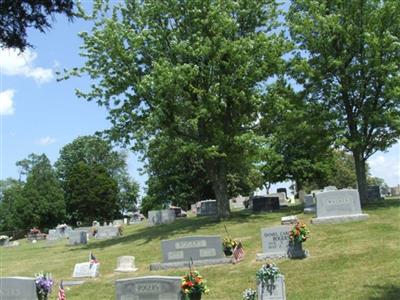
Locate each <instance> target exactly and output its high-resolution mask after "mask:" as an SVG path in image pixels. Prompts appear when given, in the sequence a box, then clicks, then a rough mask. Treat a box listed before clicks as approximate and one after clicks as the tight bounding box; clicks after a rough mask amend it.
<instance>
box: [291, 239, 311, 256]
mask: <svg viewBox="0 0 400 300" xmlns="http://www.w3.org/2000/svg"><path fill="white" fill-rule="evenodd" d="M289 257H290V258H305V257H307V254H306V252H305V251H304V250H303V243H301V242H291V243H290V244H289Z"/></svg>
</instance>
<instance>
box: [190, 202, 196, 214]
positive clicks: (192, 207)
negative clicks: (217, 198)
mask: <svg viewBox="0 0 400 300" xmlns="http://www.w3.org/2000/svg"><path fill="white" fill-rule="evenodd" d="M190 210H191V212H192V213H194V214H195V213H197V205H196V203H194V204H192V205H190Z"/></svg>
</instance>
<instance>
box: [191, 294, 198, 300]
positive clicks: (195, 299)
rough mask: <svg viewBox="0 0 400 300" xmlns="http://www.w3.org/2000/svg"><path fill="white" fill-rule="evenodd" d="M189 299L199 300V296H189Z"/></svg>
mask: <svg viewBox="0 0 400 300" xmlns="http://www.w3.org/2000/svg"><path fill="white" fill-rule="evenodd" d="M189 299H190V300H201V294H190V295H189Z"/></svg>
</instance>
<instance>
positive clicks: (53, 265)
mask: <svg viewBox="0 0 400 300" xmlns="http://www.w3.org/2000/svg"><path fill="white" fill-rule="evenodd" d="M363 211H364V212H365V213H368V214H369V215H370V217H369V219H368V220H367V221H363V222H354V223H344V224H339V225H309V227H310V230H311V238H310V239H309V240H308V241H307V242H306V243H305V244H304V248H306V249H308V250H309V251H310V254H311V257H309V258H306V259H303V260H289V259H281V260H277V261H276V263H277V265H278V266H279V268H280V269H281V271H282V273H283V274H284V275H285V277H286V293H287V298H288V299H289V300H292V299H304V300H311V299H316V300H324V299H335V300H342V299H363V300H364V299H366V300H378V299H385V300H389V299H393V300H395V299H400V276H399V275H400V222H399V221H400V199H390V200H385V202H384V204H374V205H369V206H367V207H366V208H365V209H364V210H363ZM301 212H302V209H301V207H297V206H293V207H290V208H288V209H285V210H283V211H281V212H279V213H265V214H256V215H251V214H250V213H247V212H244V211H236V212H234V213H233V216H232V217H231V218H230V219H229V220H227V221H224V222H221V223H217V222H215V221H213V220H212V219H210V218H206V217H202V218H187V219H180V220H177V221H176V222H174V223H173V224H169V225H162V226H156V227H146V226H145V225H131V226H127V227H125V228H124V235H123V236H122V237H119V238H116V239H112V240H103V241H96V240H91V241H90V242H89V244H88V245H85V246H79V247H70V246H66V245H65V244H66V241H61V242H57V243H55V244H53V245H51V246H48V245H47V244H46V242H38V243H36V244H28V243H27V242H26V241H21V245H20V246H19V247H14V248H1V249H0V251H1V263H0V272H1V275H2V276H33V275H34V273H35V272H38V271H47V272H51V273H52V274H53V277H54V278H55V279H56V280H59V279H64V280H70V279H72V278H71V275H72V271H73V267H74V265H75V263H78V262H85V261H87V259H88V254H89V252H90V251H93V253H94V254H95V255H96V257H97V258H98V259H99V260H100V262H101V269H100V273H101V275H100V277H99V278H95V279H87V281H86V282H85V284H83V285H81V286H74V287H70V289H69V290H67V298H68V299H73V300H79V299H82V300H91V299H93V300H95V299H96V300H98V299H102V300H106V299H114V297H115V296H114V294H115V287H114V281H115V280H116V279H119V278H127V277H134V276H135V277H136V276H144V275H174V276H181V275H183V274H184V273H185V272H186V271H187V270H186V269H175V270H168V271H149V265H150V263H152V262H160V261H161V260H162V258H161V249H160V246H161V245H160V241H161V240H163V239H172V238H177V237H182V236H188V235H202V234H216V235H221V236H222V237H223V236H225V229H224V225H226V226H227V228H228V230H229V232H230V234H231V235H232V236H233V237H235V238H238V239H240V240H242V241H243V243H244V247H245V250H246V258H245V260H244V261H243V262H241V263H239V264H237V265H219V266H208V267H199V268H198V270H199V271H200V272H201V273H202V275H203V276H204V277H205V278H206V279H207V281H208V286H209V288H210V293H209V294H208V295H206V296H205V297H204V299H205V300H207V299H208V300H211V299H212V300H219V299H220V300H224V299H238V300H240V299H241V293H242V291H243V290H244V289H245V288H248V287H251V288H255V272H256V271H257V270H258V268H259V267H260V266H261V265H262V262H258V261H256V260H255V257H256V253H258V252H261V248H262V246H261V234H260V229H261V228H263V227H269V226H273V225H278V224H279V223H280V218H281V217H282V216H285V215H290V214H296V215H298V216H299V217H300V218H301V219H302V220H304V221H305V222H307V223H309V219H310V217H311V216H310V215H303V214H302V213H301ZM121 255H132V256H135V258H136V266H137V267H138V268H139V271H138V272H136V273H132V274H129V275H127V274H116V273H114V272H113V270H114V268H115V267H116V260H117V257H118V256H121ZM50 299H56V292H53V295H52V297H51V298H50Z"/></svg>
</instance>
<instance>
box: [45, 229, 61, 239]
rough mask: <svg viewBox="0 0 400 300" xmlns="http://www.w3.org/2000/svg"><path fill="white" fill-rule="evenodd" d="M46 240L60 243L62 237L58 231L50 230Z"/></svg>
mask: <svg viewBox="0 0 400 300" xmlns="http://www.w3.org/2000/svg"><path fill="white" fill-rule="evenodd" d="M46 239H47V240H48V241H58V240H59V239H60V235H59V234H58V232H57V230H56V229H50V230H49V234H48V235H47V238H46Z"/></svg>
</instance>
